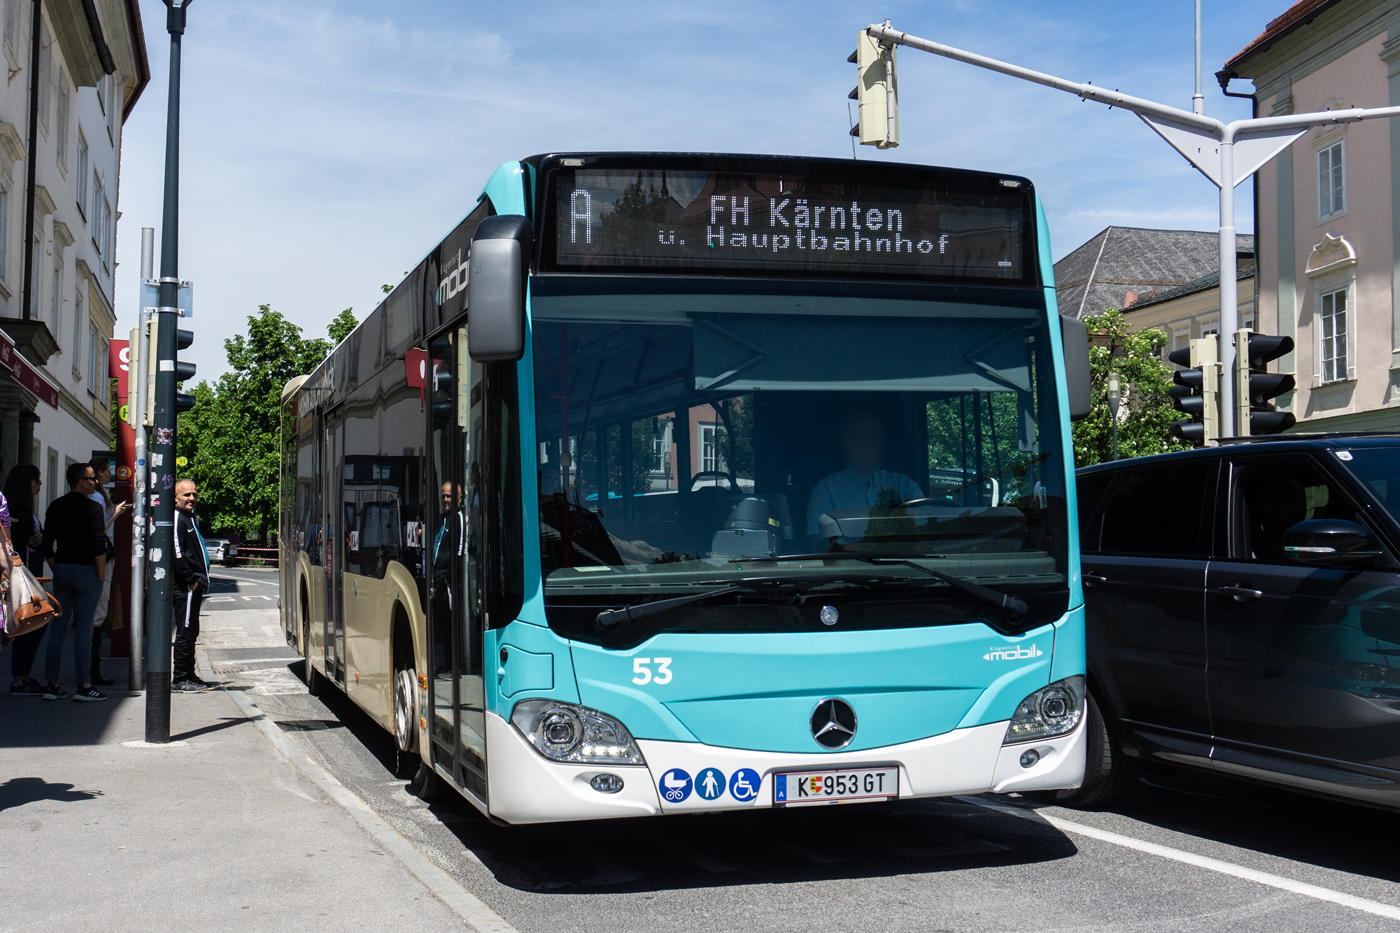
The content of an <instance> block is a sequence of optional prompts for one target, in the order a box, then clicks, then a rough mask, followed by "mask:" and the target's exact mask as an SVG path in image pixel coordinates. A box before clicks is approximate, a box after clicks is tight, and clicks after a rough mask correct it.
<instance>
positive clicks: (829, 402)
mask: <svg viewBox="0 0 1400 933" xmlns="http://www.w3.org/2000/svg"><path fill="white" fill-rule="evenodd" d="M1086 346H1087V345H1086V341H1085V336H1084V328H1083V325H1082V324H1079V323H1078V322H1074V321H1068V320H1065V319H1062V318H1060V317H1059V315H1058V314H1057V313H1056V302H1055V290H1054V282H1053V279H1052V272H1051V263H1050V246H1049V240H1048V237H1047V233H1046V227H1045V220H1044V214H1043V211H1042V210H1041V207H1040V203H1039V201H1038V200H1037V198H1036V196H1035V192H1034V189H1033V187H1032V185H1031V183H1030V182H1029V181H1028V180H1027V179H1025V178H1019V177H1014V176H1009V175H998V174H991V173H984V172H970V171H959V170H952V169H942V168H930V167H925V166H915V165H899V164H891V163H868V162H855V161H849V162H847V161H838V160H827V159H810V158H787V157H770V156H747V155H703V154H651V153H571V154H552V155H541V156H534V157H531V158H528V159H523V160H521V161H519V162H510V163H507V164H506V165H504V166H502V167H501V168H499V169H498V170H497V171H496V172H495V174H494V175H493V176H492V177H491V179H490V181H489V182H488V183H487V185H486V187H485V190H484V192H483V193H482V195H481V197H480V198H479V199H478V201H477V202H476V205H475V208H474V209H473V210H472V211H471V212H470V214H468V215H467V217H466V218H465V219H464V220H463V221H462V223H461V224H460V225H458V226H457V228H456V229H455V230H453V231H452V233H451V234H450V235H448V236H447V237H446V238H445V239H444V240H443V241H442V242H441V243H440V244H439V245H438V246H437V248H435V249H434V250H433V251H432V252H431V253H430V254H429V255H428V256H427V257H426V258H425V259H424V260H423V261H422V262H421V263H420V264H419V265H418V266H417V267H416V268H415V269H414V270H413V271H412V272H411V273H410V274H409V275H408V276H407V278H405V279H404V281H403V282H402V283H401V284H400V285H399V286H398V287H397V288H396V289H394V290H393V292H392V293H391V294H389V295H388V296H387V298H386V299H385V300H384V302H383V303H382V304H381V305H380V306H379V307H378V308H376V309H375V310H374V312H373V313H371V314H370V315H369V316H368V317H367V318H366V319H365V320H364V321H363V322H362V323H361V324H360V325H359V327H358V328H357V329H356V330H355V331H354V332H353V333H352V334H351V335H350V336H349V337H347V338H346V339H345V340H344V341H342V342H341V344H340V345H339V346H338V347H337V348H336V349H335V350H334V351H333V352H332V353H331V355H330V356H328V357H327V358H326V360H325V361H324V362H323V363H322V364H321V365H320V366H319V367H318V368H317V369H316V370H315V371H314V372H312V373H310V374H308V375H307V376H303V377H299V378H298V379H296V380H293V381H292V382H291V383H290V384H289V385H288V386H287V388H286V391H285V393H284V398H283V417H282V425H283V428H282V433H283V452H282V458H281V470H282V485H281V490H282V514H281V542H282V544H281V548H282V550H281V586H282V592H281V607H282V619H283V623H284V626H285V629H286V634H287V638H288V641H289V643H291V644H293V645H296V646H297V647H298V648H299V649H300V650H301V651H302V652H303V654H304V655H305V658H306V678H307V682H308V684H309V685H310V686H311V687H312V689H313V691H314V690H319V689H322V688H323V687H326V686H329V685H334V686H335V687H337V688H338V689H340V690H343V691H344V692H345V694H346V695H347V696H348V697H349V698H350V699H351V700H353V701H354V702H355V703H356V704H357V705H358V706H360V707H361V708H362V709H364V710H365V711H366V712H367V713H368V714H369V715H370V716H371V717H373V718H374V719H375V720H376V721H377V722H379V723H380V724H382V725H383V726H384V728H385V729H387V730H389V731H390V732H391V733H392V734H393V736H394V741H395V743H396V747H397V752H398V755H397V757H398V765H399V767H400V769H401V773H402V774H403V775H404V776H405V777H410V776H411V777H412V784H411V787H412V789H413V790H414V791H415V792H417V793H419V794H422V795H430V794H432V793H434V792H436V791H437V790H438V789H440V788H442V787H444V786H446V785H450V786H451V787H453V788H455V789H456V790H457V791H459V792H460V793H461V794H462V795H464V796H465V797H466V798H467V799H468V800H470V801H471V802H472V803H473V804H475V805H476V806H477V807H478V808H480V809H481V810H482V811H483V812H484V813H486V814H487V815H488V816H490V817H492V818H493V819H496V820H499V821H503V822H507V823H530V822H544V821H556V820H581V819H598V818H606V817H623V816H645V815H654V814H669V813H692V812H701V811H718V810H740V809H748V808H754V807H790V806H803V805H810V804H832V803H849V802H862V801H882V800H894V799H906V798H914V797H932V796H945V795H953V794H978V793H984V792H997V793H1006V792H1012V791H1032V790H1052V789H1064V788H1072V787H1076V786H1078V784H1079V783H1080V781H1081V780H1082V777H1083V774H1084V761H1085V748H1086V746H1087V744H1088V738H1087V736H1086V723H1085V719H1086V715H1085V710H1086V706H1085V660H1084V617H1083V598H1082V595H1081V591H1080V580H1079V546H1078V535H1077V530H1076V514H1075V505H1074V484H1073V482H1072V474H1071V470H1072V468H1073V464H1072V462H1071V461H1072V448H1071V444H1070V418H1071V415H1072V414H1080V413H1082V412H1083V411H1085V410H1086V409H1087V398H1088V364H1087V349H1086Z"/></svg>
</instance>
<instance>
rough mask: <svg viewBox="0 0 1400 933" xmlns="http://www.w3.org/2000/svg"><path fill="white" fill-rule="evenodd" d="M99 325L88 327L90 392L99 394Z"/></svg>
mask: <svg viewBox="0 0 1400 933" xmlns="http://www.w3.org/2000/svg"><path fill="white" fill-rule="evenodd" d="M97 346H98V336H97V325H96V324H89V325H88V392H90V393H91V394H93V395H96V394H97Z"/></svg>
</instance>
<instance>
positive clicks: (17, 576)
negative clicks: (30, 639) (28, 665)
mask: <svg viewBox="0 0 1400 933" xmlns="http://www.w3.org/2000/svg"><path fill="white" fill-rule="evenodd" d="M11 560H13V561H14V565H15V569H14V571H13V572H12V573H11V574H10V605H9V607H8V608H9V610H10V611H9V613H8V614H7V615H6V617H5V634H6V635H8V636H10V637H11V638H15V637H17V636H19V635H24V634H26V633H27V632H32V631H34V630H35V629H39V628H43V627H44V626H45V625H48V624H49V622H51V621H52V620H53V618H54V616H56V615H58V614H59V613H60V612H62V611H63V608H62V607H61V606H60V605H59V604H58V600H57V599H56V598H54V595H53V594H52V593H50V592H49V591H48V590H46V589H44V588H43V586H41V585H40V583H39V579H38V578H37V577H35V576H34V574H33V573H31V572H30V570H29V568H28V567H26V566H24V561H22V560H20V559H19V555H17V554H14V553H13V552H12V553H11Z"/></svg>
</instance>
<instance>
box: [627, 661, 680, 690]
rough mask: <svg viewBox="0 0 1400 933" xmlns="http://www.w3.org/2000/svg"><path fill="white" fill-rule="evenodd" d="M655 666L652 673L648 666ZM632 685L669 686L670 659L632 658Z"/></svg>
mask: <svg viewBox="0 0 1400 933" xmlns="http://www.w3.org/2000/svg"><path fill="white" fill-rule="evenodd" d="M652 664H655V665H656V670H655V671H654V672H653V671H652V669H651V667H650V666H649V665H652ZM632 673H633V675H634V676H633V677H632V683H634V684H637V685H638V686H641V685H642V684H651V683H655V684H669V683H670V682H671V659H670V658H633V659H632Z"/></svg>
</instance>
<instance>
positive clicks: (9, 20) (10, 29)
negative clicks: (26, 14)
mask: <svg viewBox="0 0 1400 933" xmlns="http://www.w3.org/2000/svg"><path fill="white" fill-rule="evenodd" d="M17 26H19V0H5V44H6V45H8V46H9V47H10V51H11V52H13V51H14V49H15V28H16V27H17Z"/></svg>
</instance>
